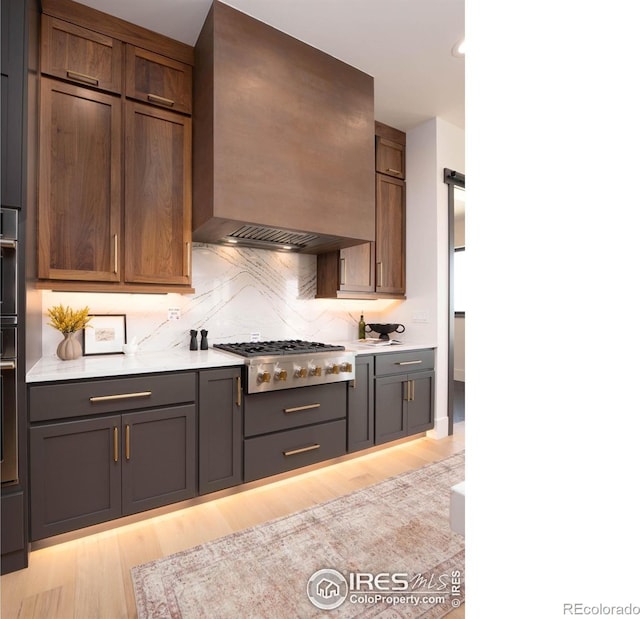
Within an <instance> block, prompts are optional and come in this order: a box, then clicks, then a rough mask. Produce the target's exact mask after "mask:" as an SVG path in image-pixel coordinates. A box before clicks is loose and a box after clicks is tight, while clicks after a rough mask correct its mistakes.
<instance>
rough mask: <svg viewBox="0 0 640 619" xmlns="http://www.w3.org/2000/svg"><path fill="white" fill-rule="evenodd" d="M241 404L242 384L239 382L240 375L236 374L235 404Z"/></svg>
mask: <svg viewBox="0 0 640 619" xmlns="http://www.w3.org/2000/svg"><path fill="white" fill-rule="evenodd" d="M241 404H242V385H241V383H240V377H239V376H236V406H240V405H241Z"/></svg>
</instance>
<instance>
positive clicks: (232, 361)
mask: <svg viewBox="0 0 640 619" xmlns="http://www.w3.org/2000/svg"><path fill="white" fill-rule="evenodd" d="M333 343H335V344H340V345H342V346H344V347H345V348H346V349H347V350H349V351H352V352H353V353H355V354H356V355H367V354H373V353H383V352H402V351H404V350H416V349H420V348H434V347H433V346H429V345H427V344H419V343H414V344H410V343H405V342H402V343H400V344H391V345H371V344H368V343H365V342H360V341H353V342H333ZM234 365H244V359H243V358H242V357H239V356H237V355H233V354H231V353H226V352H224V351H221V350H187V349H185V350H168V351H163V352H157V351H156V352H137V353H136V354H133V355H96V356H89V357H80V358H79V359H74V360H72V361H61V360H60V359H58V357H56V356H55V355H51V356H49V357H43V358H42V359H40V361H38V362H37V363H36V364H35V365H34V366H33V367H32V368H31V369H30V370H29V371H28V372H27V376H26V381H27V383H41V382H47V381H54V380H75V379H79V378H108V377H113V376H125V375H129V374H149V373H152V372H171V371H176V370H199V369H205V368H221V367H231V366H234Z"/></svg>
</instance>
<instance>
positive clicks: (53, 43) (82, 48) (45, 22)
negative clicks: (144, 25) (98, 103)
mask: <svg viewBox="0 0 640 619" xmlns="http://www.w3.org/2000/svg"><path fill="white" fill-rule="evenodd" d="M122 49H123V45H122V43H121V42H120V41H118V40H116V39H113V38H111V37H108V36H105V35H103V34H99V33H97V32H94V31H92V30H88V29H87V28H82V27H80V26H76V25H74V24H71V23H69V22H66V21H62V20H60V19H56V18H54V17H50V16H49V15H43V16H42V39H41V67H40V69H41V71H42V73H46V74H48V75H53V76H54V77H59V78H62V79H64V80H70V81H72V82H76V83H81V84H85V85H87V86H93V87H95V88H100V89H101V90H107V91H109V92H116V93H121V92H122Z"/></svg>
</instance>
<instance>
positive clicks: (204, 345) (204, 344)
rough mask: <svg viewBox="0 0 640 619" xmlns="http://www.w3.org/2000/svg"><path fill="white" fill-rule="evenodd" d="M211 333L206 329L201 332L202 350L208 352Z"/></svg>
mask: <svg viewBox="0 0 640 619" xmlns="http://www.w3.org/2000/svg"><path fill="white" fill-rule="evenodd" d="M208 333H209V332H208V331H207V330H206V329H202V331H200V335H202V339H201V340H200V350H207V349H208V348H209V342H208V341H207V334H208Z"/></svg>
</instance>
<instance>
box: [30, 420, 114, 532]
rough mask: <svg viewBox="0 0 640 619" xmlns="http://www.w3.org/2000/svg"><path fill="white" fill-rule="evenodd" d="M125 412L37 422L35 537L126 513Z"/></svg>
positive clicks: (33, 496) (33, 464) (33, 480)
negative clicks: (123, 498) (123, 467)
mask: <svg viewBox="0 0 640 619" xmlns="http://www.w3.org/2000/svg"><path fill="white" fill-rule="evenodd" d="M119 434H120V416H113V417H102V418H100V419H90V420H84V421H71V422H66V423H55V424H50V425H45V426H38V427H33V428H31V430H30V441H31V443H30V446H31V539H32V540H37V539H42V538H44V537H49V536H51V535H57V534H59V533H65V532H67V531H72V530H74V529H79V528H81V527H86V526H89V525H92V524H97V523H99V522H104V521H106V520H111V519H112V518H117V517H118V516H120V514H121V494H120V470H121V469H120V467H121V452H120V439H119Z"/></svg>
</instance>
